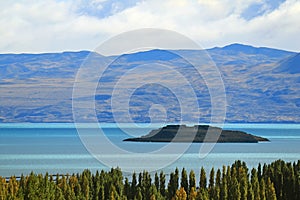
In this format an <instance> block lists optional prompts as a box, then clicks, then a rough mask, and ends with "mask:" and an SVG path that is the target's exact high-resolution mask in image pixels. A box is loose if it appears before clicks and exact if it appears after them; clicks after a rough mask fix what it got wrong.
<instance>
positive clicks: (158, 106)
mask: <svg viewBox="0 0 300 200" xmlns="http://www.w3.org/2000/svg"><path fill="white" fill-rule="evenodd" d="M176 52H177V53H180V55H184V56H186V57H188V59H189V60H190V59H191V60H193V61H194V62H196V61H197V59H198V57H197V55H198V54H199V53H203V51H201V50H176V51H172V52H169V51H166V50H158V49H156V50H150V51H145V52H137V53H133V54H124V55H121V56H119V57H116V56H114V57H104V56H101V55H97V54H93V55H95V56H94V57H93V62H91V63H90V64H92V65H94V64H95V66H93V67H100V68H101V67H103V65H101V64H99V63H103V62H105V63H110V62H112V63H111V64H110V66H108V68H107V69H106V70H105V72H104V73H103V74H102V76H101V78H100V80H99V81H100V82H99V85H98V88H97V90H96V93H95V100H96V104H95V108H96V114H97V117H98V120H99V121H101V122H114V120H115V119H114V116H113V113H114V112H115V111H116V109H115V108H113V107H112V106H113V105H112V97H111V96H112V94H114V95H118V94H122V92H123V91H127V90H130V89H132V88H134V90H133V93H132V95H131V97H130V100H129V108H126V107H124V106H123V107H122V106H120V105H121V104H120V105H119V104H118V105H117V107H118V106H120V108H118V109H119V110H118V109H117V111H118V112H117V114H118V115H119V117H120V119H121V120H124V121H123V122H128V121H127V120H126V119H127V118H126V117H127V116H128V113H129V115H130V117H131V119H132V120H133V121H135V122H150V121H151V115H152V116H155V118H154V119H152V120H154V121H153V122H161V121H164V122H173V123H176V122H178V121H180V118H181V117H182V116H181V114H182V112H181V110H180V109H183V108H181V107H180V103H181V102H180V100H179V99H178V96H176V92H180V94H181V95H180V96H184V97H186V98H185V103H186V104H187V105H186V106H189V107H193V105H194V103H193V98H192V96H191V95H190V93H189V92H188V91H189V90H188V84H186V82H187V81H189V82H190V83H192V84H193V86H194V89H195V91H194V92H195V95H196V96H197V98H198V99H197V102H198V104H199V106H200V109H199V110H191V112H189V113H188V116H185V117H186V118H188V119H189V120H191V121H194V120H195V119H197V118H198V117H199V116H200V121H201V122H209V120H210V112H211V102H210V95H209V91H208V88H207V86H206V83H205V81H204V80H203V79H201V78H199V79H198V78H195V70H193V69H192V68H191V66H190V64H189V63H187V62H186V61H185V60H183V59H181V58H180V57H179V56H178V55H176ZM207 52H208V54H209V55H210V57H211V58H212V60H213V61H214V63H215V64H216V66H217V67H218V69H219V71H220V73H221V76H222V78H223V81H224V84H225V89H226V97H227V105H228V106H227V116H226V121H227V122H259V123H261V122H297V123H300V116H299V113H300V98H299V94H300V77H299V67H295V66H296V65H297V66H299V65H298V64H297V63H299V54H296V53H294V52H287V51H282V50H277V49H270V48H256V47H251V46H247V45H241V44H233V45H228V46H226V47H223V48H219V47H216V48H212V49H208V50H207ZM89 54H90V52H88V51H82V52H64V53H49V54H0V94H1V98H0V122H72V121H73V115H72V91H73V85H74V80H75V75H76V73H77V71H78V69H79V68H80V66H81V64H82V63H84V61H85V60H86V58H87V57H88V55H89ZM97 63H98V64H97ZM205 67H209V66H205ZM207 69H209V68H207ZM174 71H175V72H176V73H175V74H174ZM93 75H94V76H95V77H97V76H100V75H97V74H93ZM122 78H123V79H124V78H125V79H126V82H125V83H126V84H121V90H116V85H117V84H118V83H119V81H121V80H122ZM125 79H124V80H125ZM143 80H145V81H146V82H147V81H148V83H151V84H142V81H143ZM186 80H187V81H186ZM160 83H164V84H160ZM139 84H140V85H139ZM84 95H85V94H84V93H83V94H82V97H81V100H82V101H88V100H89V99H90V97H88V96H84ZM119 100H120V102H121V101H124V102H125V100H126V99H124V100H123V99H122V96H121V97H120V98H119ZM153 106H154V107H153ZM181 106H182V105H181ZM112 110H114V112H113V111H112ZM90 119H91V116H90V115H89V113H84V114H83V115H82V118H81V120H82V121H85V122H88V121H90Z"/></svg>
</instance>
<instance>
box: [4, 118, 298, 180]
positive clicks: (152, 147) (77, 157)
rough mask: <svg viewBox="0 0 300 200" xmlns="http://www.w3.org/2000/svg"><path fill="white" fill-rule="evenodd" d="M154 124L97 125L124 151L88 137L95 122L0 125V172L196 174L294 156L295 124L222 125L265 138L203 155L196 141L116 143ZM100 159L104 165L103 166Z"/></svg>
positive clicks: (93, 131)
mask: <svg viewBox="0 0 300 200" xmlns="http://www.w3.org/2000/svg"><path fill="white" fill-rule="evenodd" d="M160 126H161V125H159V124H154V125H151V126H147V125H145V124H141V125H139V126H138V127H136V126H133V125H130V124H123V125H116V124H103V125H101V127H102V129H101V130H102V131H103V133H104V135H105V137H106V138H107V139H108V140H109V141H110V143H111V144H112V145H113V147H115V148H116V149H122V150H124V152H127V153H124V154H118V153H115V152H114V151H113V150H111V149H107V148H109V147H107V148H106V145H107V143H106V142H105V141H104V140H99V141H100V142H98V141H97V140H96V139H95V140H94V139H93V138H97V137H98V135H97V134H99V133H98V130H99V128H97V126H96V125H91V124H83V125H81V126H80V127H79V130H80V132H81V133H80V135H78V132H77V129H76V128H75V127H74V125H73V124H55V123H51V124H26V123H25V124H18V123H14V124H0V176H4V177H8V176H11V175H16V176H19V175H21V174H22V173H23V174H28V173H30V172H31V171H34V172H36V173H45V172H49V173H50V174H56V173H60V174H66V173H69V174H71V173H76V172H81V171H82V170H84V169H90V170H92V171H93V172H94V171H96V170H101V169H105V170H108V169H109V168H110V167H112V166H113V167H117V166H120V167H121V168H122V170H125V172H126V171H127V173H128V174H130V173H129V172H132V171H136V172H139V171H141V170H143V169H146V170H150V171H155V170H159V171H160V170H161V169H163V171H164V172H165V173H166V174H168V173H170V172H171V171H173V170H174V169H175V168H176V167H178V168H179V169H181V168H182V167H185V168H186V169H187V170H191V169H193V170H194V171H195V172H196V174H198V173H199V169H200V168H201V166H203V167H204V168H205V169H207V170H209V169H210V168H211V167H215V168H220V167H222V166H223V165H230V164H232V163H233V162H234V161H235V160H238V159H239V160H242V161H245V162H246V163H247V165H248V166H249V167H257V165H258V163H270V162H272V161H274V160H277V159H282V160H285V161H296V160H298V159H300V124H226V125H224V128H225V129H231V130H241V131H246V132H247V133H251V134H254V135H258V136H262V137H266V138H268V139H269V140H270V142H260V143H222V144H215V145H214V146H213V148H212V150H211V151H210V152H209V154H208V155H206V156H204V157H203V156H202V157H201V155H200V154H199V149H200V148H201V146H202V145H203V144H199V143H194V144H188V145H185V144H174V146H172V148H171V149H173V150H174V151H173V150H172V151H166V152H164V153H160V152H159V150H160V149H163V148H165V147H166V146H167V145H168V144H167V143H135V142H123V141H122V140H123V139H125V138H128V137H136V136H139V135H145V134H147V133H148V132H149V131H150V130H152V129H154V128H158V127H160ZM85 134H86V135H88V136H89V137H90V136H91V138H92V140H91V141H95V142H91V145H90V147H89V146H86V144H85V145H84V144H83V143H82V140H81V139H83V138H82V136H83V135H85ZM80 138H81V139H80ZM182 146H185V147H187V149H186V151H184V152H182V153H181V151H179V152H178V149H180V148H181V147H182ZM86 147H87V148H93V147H95V148H99V152H100V153H99V154H93V155H92V154H91V153H90V152H89V150H90V149H88V150H87V148H86ZM183 149H184V148H183ZM101 151H103V154H102V153H101ZM132 152H133V153H132ZM170 158H172V159H170ZM99 160H100V161H99ZM103 162H104V163H105V164H107V163H108V166H106V165H105V164H103ZM109 164H111V165H109ZM145 166H146V167H145ZM125 175H126V173H125Z"/></svg>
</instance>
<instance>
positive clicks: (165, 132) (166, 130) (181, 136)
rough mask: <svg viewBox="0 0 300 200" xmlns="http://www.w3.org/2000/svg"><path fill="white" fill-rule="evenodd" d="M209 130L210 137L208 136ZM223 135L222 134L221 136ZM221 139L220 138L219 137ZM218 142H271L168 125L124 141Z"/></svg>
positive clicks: (243, 134)
mask: <svg viewBox="0 0 300 200" xmlns="http://www.w3.org/2000/svg"><path fill="white" fill-rule="evenodd" d="M208 130H209V135H207V137H205V136H206V134H207V131H208ZM220 133H221V134H220ZM219 134H220V137H219V138H218V135H219ZM216 140H217V142H218V143H230V142H231V143H257V142H266V141H269V140H268V139H267V138H263V137H259V136H255V135H251V134H248V133H246V132H243V131H233V130H222V129H221V128H218V127H213V126H208V125H195V126H191V127H189V126H186V125H167V126H165V127H163V128H159V129H156V130H152V131H151V132H150V133H149V134H147V135H145V136H142V137H137V138H128V139H125V140H123V141H131V142H197V143H202V142H216Z"/></svg>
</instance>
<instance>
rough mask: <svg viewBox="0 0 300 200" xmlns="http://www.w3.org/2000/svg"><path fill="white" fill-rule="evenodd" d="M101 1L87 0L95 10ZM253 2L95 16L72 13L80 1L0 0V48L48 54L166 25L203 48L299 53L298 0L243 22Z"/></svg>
mask: <svg viewBox="0 0 300 200" xmlns="http://www.w3.org/2000/svg"><path fill="white" fill-rule="evenodd" d="M103 2H104V3H105V2H106V1H102V0H100V1H99V0H91V1H90V3H89V5H92V4H96V5H97V9H98V12H107V11H104V10H103V7H102V4H101V3H103ZM257 2H259V1H258V0H245V1H239V0H235V1H232V0H223V1H221V0H194V1H182V0H166V1H159V0H146V1H142V2H139V3H137V4H136V5H134V6H132V7H127V8H124V9H119V8H118V6H120V5H118V4H117V3H115V4H114V5H115V7H113V6H112V7H113V8H111V9H115V10H111V11H109V12H114V11H115V13H114V14H113V15H108V16H106V17H96V16H95V13H93V15H88V14H87V13H84V12H78V7H80V6H83V5H82V1H81V0H77V1H76V2H75V3H74V1H71V0H65V1H61V0H60V1H52V0H44V1H35V0H24V1H1V3H0V6H1V8H2V9H1V11H0V24H1V26H0V35H1V38H0V52H2V53H5V52H50V51H64V50H81V49H89V50H92V49H94V48H95V47H96V46H97V45H98V44H99V43H101V42H103V41H104V40H105V39H107V38H108V37H110V36H113V35H116V34H118V33H121V32H124V31H129V30H132V29H136V28H146V27H147V28H149V27H152V28H167V29H171V30H175V31H178V32H180V33H183V34H185V35H187V36H189V37H191V38H192V39H194V40H195V41H197V42H199V43H200V45H202V46H204V47H206V48H207V47H213V46H223V45H226V44H229V43H234V42H239V43H246V44H252V45H256V46H269V47H276V48H281V49H287V50H293V51H300V40H299V38H298V37H299V35H300V25H299V22H298V21H299V19H300V1H298V0H288V1H287V2H285V3H283V4H281V6H280V7H278V9H275V10H272V11H269V10H268V12H266V13H265V14H263V15H260V16H257V17H254V18H251V20H245V19H244V18H243V17H242V16H241V15H242V13H243V11H245V10H246V9H247V8H248V7H249V6H250V5H253V4H254V3H257Z"/></svg>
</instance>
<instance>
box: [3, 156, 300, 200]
mask: <svg viewBox="0 0 300 200" xmlns="http://www.w3.org/2000/svg"><path fill="white" fill-rule="evenodd" d="M206 173H207V172H205V170H204V168H201V169H200V177H199V178H197V177H195V172H194V171H190V172H189V173H187V171H186V170H185V169H184V168H183V169H182V170H181V173H180V172H179V170H178V169H176V170H175V171H174V172H172V173H171V174H170V175H169V176H170V177H169V181H168V182H166V174H164V172H160V173H156V174H155V176H153V177H151V175H150V174H149V173H148V172H147V171H144V172H142V173H139V174H135V173H133V175H132V178H131V181H129V179H128V178H124V177H123V175H122V171H121V170H120V169H118V168H117V169H111V170H110V171H108V172H105V171H101V172H96V173H95V174H92V173H91V172H90V171H89V170H85V171H83V172H82V173H80V174H79V173H78V174H73V175H61V176H59V175H57V176H55V177H54V176H52V175H48V174H45V175H42V174H38V175H37V174H34V173H31V174H30V175H27V176H21V177H20V178H16V177H14V176H12V177H10V178H9V179H5V178H3V177H0V199H1V200H2V199H30V200H32V199H58V200H63V199H68V200H73V199H82V200H84V199H85V200H87V199H90V200H104V199H105V200H108V199H137V200H140V199H145V200H154V199H178V200H182V199H189V200H193V199H214V200H219V199H220V200H226V199H228V200H239V199H245V200H246V199H247V200H274V199H278V200H283V199H284V200H285V199H287V200H297V199H300V160H299V161H298V162H295V163H289V162H284V161H282V160H277V161H275V162H273V163H271V164H268V165H267V164H264V165H263V166H261V165H259V166H258V167H257V168H253V169H251V170H250V169H248V168H247V166H246V164H245V163H244V162H241V161H236V162H235V163H234V164H232V166H227V167H226V166H223V168H222V169H217V170H215V169H214V168H212V169H211V170H210V172H209V176H206ZM207 177H208V178H207ZM207 179H208V180H207Z"/></svg>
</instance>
